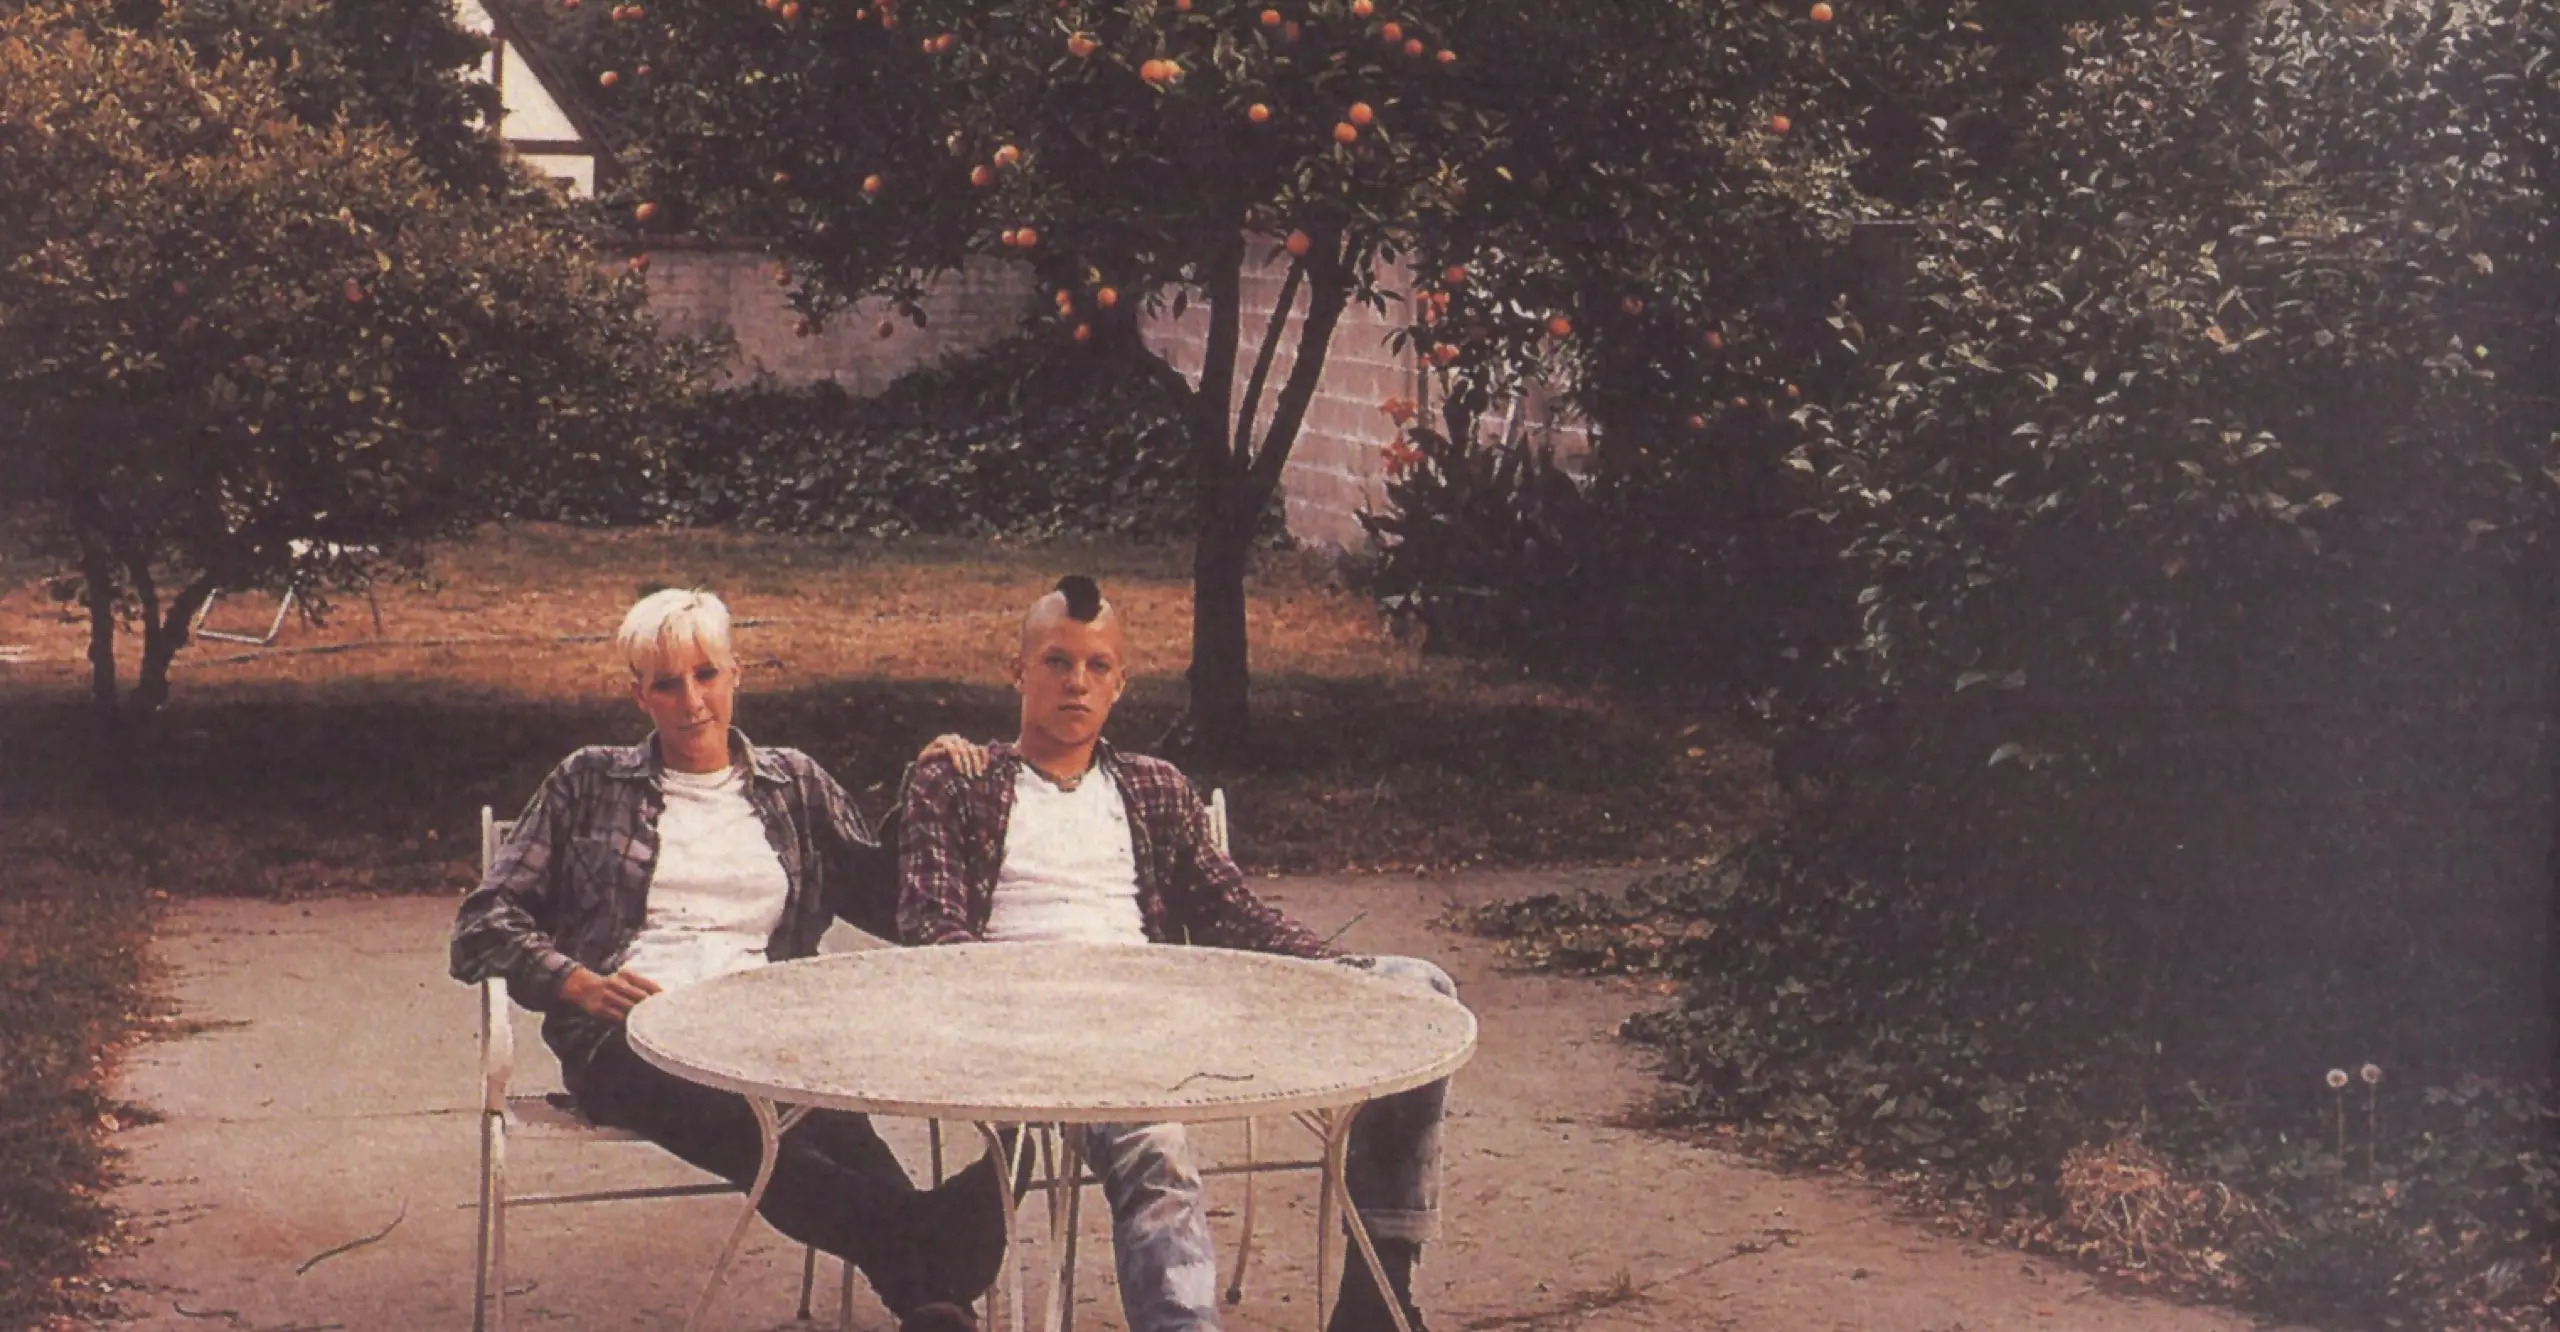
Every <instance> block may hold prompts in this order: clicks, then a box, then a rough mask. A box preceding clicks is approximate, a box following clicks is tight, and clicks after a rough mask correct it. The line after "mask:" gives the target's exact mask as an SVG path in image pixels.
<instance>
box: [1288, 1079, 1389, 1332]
mask: <svg viewBox="0 0 2560 1332" xmlns="http://www.w3.org/2000/svg"><path fill="white" fill-rule="evenodd" d="M1359 1117H1360V1108H1359V1107H1358V1106H1351V1107H1348V1108H1345V1109H1339V1110H1324V1111H1319V1112H1317V1114H1316V1115H1315V1116H1314V1118H1315V1120H1316V1121H1317V1123H1316V1124H1310V1125H1309V1127H1311V1128H1313V1127H1317V1125H1318V1124H1320V1125H1321V1128H1319V1129H1318V1132H1319V1134H1320V1135H1321V1136H1322V1137H1323V1138H1324V1183H1323V1185H1322V1188H1323V1194H1322V1196H1321V1198H1320V1200H1319V1202H1320V1204H1321V1203H1338V1204H1339V1205H1340V1206H1341V1208H1342V1228H1343V1229H1345V1230H1348V1231H1350V1232H1351V1243H1352V1246H1353V1247H1355V1248H1357V1249H1358V1250H1359V1251H1360V1252H1359V1261H1361V1262H1365V1263H1367V1264H1368V1265H1369V1279H1370V1280H1371V1281H1374V1282H1376V1283H1377V1287H1378V1294H1379V1297H1380V1299H1381V1301H1382V1302H1384V1303H1385V1305H1386V1306H1387V1317H1388V1318H1389V1319H1391V1320H1393V1321H1394V1323H1395V1325H1396V1332H1413V1325H1412V1324H1411V1323H1408V1322H1406V1321H1405V1316H1404V1301H1402V1300H1399V1299H1397V1298H1396V1296H1395V1288H1394V1287H1393V1286H1392V1285H1391V1284H1389V1282H1388V1281H1387V1265H1386V1264H1385V1263H1383V1262H1380V1261H1379V1260H1378V1245H1377V1242H1376V1241H1374V1240H1372V1239H1370V1238H1369V1224H1368V1222H1366V1221H1363V1220H1361V1219H1360V1209H1359V1207H1358V1206H1356V1205H1355V1204H1353V1202H1352V1201H1351V1181H1350V1178H1349V1172H1348V1170H1347V1169H1346V1167H1347V1166H1348V1164H1349V1162H1350V1159H1351V1124H1352V1121H1353V1120H1355V1119H1358V1118H1359ZM1331 1211H1332V1208H1330V1207H1326V1206H1322V1205H1319V1206H1318V1207H1317V1209H1316V1216H1317V1222H1316V1224H1318V1225H1320V1226H1323V1227H1324V1231H1323V1234H1322V1236H1321V1237H1320V1239H1319V1240H1318V1242H1317V1245H1316V1320H1317V1321H1316V1326H1317V1327H1319V1328H1321V1327H1323V1326H1324V1320H1325V1319H1326V1317H1327V1316H1328V1314H1329V1312H1330V1311H1329V1310H1327V1308H1326V1307H1325V1301H1326V1299H1327V1298H1328V1294H1327V1292H1329V1291H1330V1290H1332V1288H1333V1284H1332V1273H1331V1271H1330V1270H1329V1269H1330V1266H1331V1265H1330V1264H1328V1263H1327V1262H1326V1261H1325V1254H1326V1252H1327V1250H1328V1249H1329V1248H1330V1247H1331V1245H1332V1242H1333V1225H1332V1221H1331V1218H1330V1216H1329V1213H1330V1212H1331ZM1343 1262H1344V1265H1345V1267H1346V1268H1347V1267H1348V1266H1349V1264H1350V1262H1351V1258H1350V1257H1349V1256H1348V1255H1345V1257H1344V1259H1343Z"/></svg>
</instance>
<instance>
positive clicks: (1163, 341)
mask: <svg viewBox="0 0 2560 1332" xmlns="http://www.w3.org/2000/svg"><path fill="white" fill-rule="evenodd" d="M1274 248H1275V247H1274V245H1273V243H1272V241H1271V240H1270V239H1269V238H1267V237H1254V238H1252V239H1251V240H1250V241H1249V242H1248V249H1247V254H1248V255H1249V256H1254V257H1258V256H1261V255H1263V254H1266V253H1270V252H1271V251H1272V250H1273V249H1274ZM1288 271H1289V269H1288V256H1286V255H1280V256H1278V257H1277V258H1275V259H1273V260H1272V261H1270V262H1268V263H1265V264H1262V265H1260V266H1256V265H1255V264H1254V263H1253V262H1252V259H1251V258H1249V259H1248V261H1247V263H1246V268H1245V281H1244V321H1243V322H1244V328H1243V334H1244V348H1243V353H1242V355H1241V356H1240V357H1239V358H1238V366H1237V370H1236V381H1237V382H1236V393H1237V396H1238V400H1239V401H1241V400H1242V396H1243V393H1244V380H1245V378H1246V377H1247V376H1248V375H1249V374H1251V373H1252V368H1253V358H1254V357H1255V355H1257V354H1258V353H1259V351H1260V349H1261V346H1262V332H1263V330H1264V329H1265V328H1267V327H1269V324H1270V319H1271V307H1272V306H1273V305H1274V304H1276V303H1277V302H1278V301H1279V298H1280V284H1281V281H1282V280H1283V279H1284V278H1285V277H1286V276H1287V275H1288ZM1381 285H1383V286H1385V287H1386V288H1387V289H1388V290H1391V291H1402V290H1405V289H1406V288H1407V286H1408V285H1409V283H1408V281H1407V278H1406V275H1405V274H1404V273H1402V272H1401V271H1398V272H1395V273H1391V274H1386V275H1382V282H1381ZM1299 308H1300V310H1303V309H1304V308H1305V301H1304V299H1303V298H1301V300H1300V302H1299ZM1403 309H1404V307H1403V305H1402V304H1401V303H1400V302H1394V301H1390V302H1389V303H1388V305H1387V309H1386V312H1385V313H1383V314H1381V313H1379V312H1376V311H1373V310H1370V309H1369V308H1367V307H1366V306H1362V305H1359V304H1357V303H1354V304H1353V305H1352V306H1351V308H1350V309H1348V310H1345V311H1344V312H1343V315H1342V321H1341V323H1339V324H1338V325H1336V326H1335V328H1334V331H1333V344H1332V347H1331V348H1330V350H1329V351H1328V352H1327V354H1326V357H1325V369H1324V378H1323V379H1322V380H1321V381H1320V382H1319V383H1318V385H1317V388H1316V397H1315V401H1314V402H1312V403H1310V404H1308V407H1307V420H1306V425H1305V428H1304V429H1302V430H1301V431H1300V432H1299V435H1298V443H1297V447H1296V448H1295V449H1293V450H1292V451H1291V452H1290V454H1289V466H1288V468H1287V470H1285V471H1284V472H1282V473H1281V479H1280V487H1281V495H1282V498H1283V501H1284V503H1285V504H1286V505H1287V510H1288V519H1289V535H1291V536H1293V537H1296V538H1297V539H1298V540H1300V541H1303V542H1307V543H1308V544H1310V545H1318V546H1330V547H1333V548H1335V549H1347V548H1356V547H1358V546H1359V545H1361V544H1362V543H1363V542H1365V541H1366V540H1367V539H1368V537H1367V534H1366V533H1365V532H1363V531H1362V530H1361V528H1360V521H1359V518H1358V516H1357V515H1358V514H1359V513H1360V511H1361V510H1362V509H1364V508H1369V509H1375V508H1382V507H1384V505H1385V503H1386V463H1385V453H1384V450H1385V446H1386V444H1387V441H1388V440H1390V439H1392V438H1394V436H1395V425H1394V423H1393V422H1391V421H1389V420H1388V419H1387V416H1386V414H1385V413H1383V412H1381V411H1379V410H1378V404H1380V403H1382V402H1384V401H1386V400H1387V399H1389V398H1407V399H1414V400H1417V401H1418V400H1419V399H1420V398H1421V396H1422V389H1423V373H1422V365H1421V362H1420V360H1419V358H1417V357H1415V356H1413V355H1412V354H1410V353H1397V352H1394V351H1390V350H1389V349H1388V347H1387V342H1386V338H1387V334H1389V333H1390V332H1393V331H1394V330H1395V329H1396V328H1397V327H1399V326H1400V324H1401V320H1402V317H1403ZM1298 324H1299V319H1298V316H1297V315H1296V314H1292V315H1291V317H1290V319H1289V322H1288V324H1287V326H1286V327H1285V328H1284V330H1283V331H1282V334H1281V342H1280V353H1279V354H1278V355H1277V356H1275V357H1273V358H1272V363H1271V382H1270V386H1269V387H1267V388H1265V389H1264V390H1263V395H1262V408H1261V412H1260V414H1259V415H1260V421H1261V422H1263V423H1267V422H1268V421H1269V420H1270V415H1271V403H1272V401H1273V400H1274V399H1275V398H1277V397H1278V396H1279V387H1280V385H1281V384H1282V383H1283V382H1285V381H1286V380H1287V379H1288V375H1289V367H1290V364H1291V362H1292V360H1293V359H1294V358H1293V357H1292V356H1291V353H1292V352H1293V351H1294V350H1295V349H1296V347H1297V345H1298ZM1140 333H1141V335H1142V336H1143V337H1145V339H1146V341H1147V345H1148V346H1149V347H1152V348H1154V349H1155V351H1156V352H1157V354H1158V355H1161V356H1163V357H1164V358H1165V360H1166V361H1167V362H1169V363H1171V364H1172V366H1173V367H1174V368H1175V369H1177V370H1180V371H1181V372H1182V373H1183V374H1185V375H1188V376H1190V377H1191V379H1192V381H1193V382H1194V383H1197V382H1198V381H1199V378H1200V362H1201V359H1202V357H1203V355H1204V354H1205V353H1206V351H1207V348H1208V337H1209V312H1208V309H1207V307H1206V305H1205V304H1194V305H1193V306H1192V307H1191V308H1190V310H1188V311H1187V312H1185V314H1184V315H1183V317H1182V318H1180V319H1175V318H1173V317H1172V315H1171V312H1170V310H1169V309H1168V310H1167V311H1165V312H1161V313H1159V314H1157V315H1155V316H1154V317H1152V318H1150V319H1149V320H1148V321H1147V323H1146V324H1145V326H1144V327H1143V328H1142V329H1141V330H1140Z"/></svg>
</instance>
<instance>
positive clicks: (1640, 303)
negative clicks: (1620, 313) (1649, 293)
mask: <svg viewBox="0 0 2560 1332" xmlns="http://www.w3.org/2000/svg"><path fill="white" fill-rule="evenodd" d="M1618 308H1619V309H1621V310H1624V311H1626V312H1627V314H1628V315H1629V316H1630V317H1633V316H1635V315H1640V314H1643V313H1644V298H1643V297H1642V296H1630V297H1628V298H1626V299H1625V300H1623V301H1620V302H1618Z"/></svg>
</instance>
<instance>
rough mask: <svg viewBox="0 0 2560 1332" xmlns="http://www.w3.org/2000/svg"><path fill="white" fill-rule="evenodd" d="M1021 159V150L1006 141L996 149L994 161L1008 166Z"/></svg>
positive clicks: (1002, 165)
mask: <svg viewBox="0 0 2560 1332" xmlns="http://www.w3.org/2000/svg"><path fill="white" fill-rule="evenodd" d="M1021 160H1022V150H1021V149H1019V148H1016V147H1014V146H1013V145H1012V144H1009V143H1008V144H1006V145H1005V146H1003V147H1002V148H998V149H996V158H995V161H996V165H997V166H1000V167H1009V166H1012V165H1013V164H1014V163H1016V162H1019V161H1021Z"/></svg>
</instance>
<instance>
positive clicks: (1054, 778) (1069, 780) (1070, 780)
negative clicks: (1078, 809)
mask: <svg viewBox="0 0 2560 1332" xmlns="http://www.w3.org/2000/svg"><path fill="white" fill-rule="evenodd" d="M1022 766H1024V767H1026V768H1029V769H1030V770H1032V771H1033V772H1036V773H1038V774H1040V780H1042V781H1044V782H1047V783H1048V784H1049V785H1051V786H1054V787H1056V788H1058V790H1059V791H1061V792H1065V793H1070V794H1072V793H1073V792H1074V791H1075V789H1076V788H1077V787H1079V786H1082V785H1084V779H1085V777H1086V775H1087V774H1089V773H1091V772H1092V771H1093V765H1092V763H1091V762H1089V761H1088V762H1087V763H1086V764H1085V767H1084V770H1083V771H1082V772H1078V773H1076V774H1075V775H1074V776H1072V777H1060V776H1058V775H1057V774H1055V773H1053V772H1050V771H1049V770H1048V769H1046V768H1043V767H1041V766H1040V765H1039V764H1037V763H1033V762H1032V761H1030V760H1029V759H1025V760H1023V762H1022Z"/></svg>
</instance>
